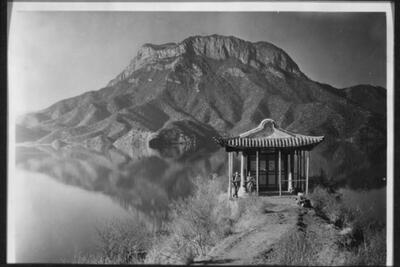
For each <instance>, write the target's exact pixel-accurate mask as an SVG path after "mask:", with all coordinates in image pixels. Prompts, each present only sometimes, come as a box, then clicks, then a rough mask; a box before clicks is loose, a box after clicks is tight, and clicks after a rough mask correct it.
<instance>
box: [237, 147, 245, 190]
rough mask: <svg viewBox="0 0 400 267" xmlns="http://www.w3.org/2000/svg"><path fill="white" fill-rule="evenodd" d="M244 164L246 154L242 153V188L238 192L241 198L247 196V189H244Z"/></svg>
mask: <svg viewBox="0 0 400 267" xmlns="http://www.w3.org/2000/svg"><path fill="white" fill-rule="evenodd" d="M244 163H245V158H244V153H243V151H242V152H241V155H240V187H239V191H238V196H239V197H240V196H243V195H245V194H246V188H245V187H244V179H245V173H244Z"/></svg>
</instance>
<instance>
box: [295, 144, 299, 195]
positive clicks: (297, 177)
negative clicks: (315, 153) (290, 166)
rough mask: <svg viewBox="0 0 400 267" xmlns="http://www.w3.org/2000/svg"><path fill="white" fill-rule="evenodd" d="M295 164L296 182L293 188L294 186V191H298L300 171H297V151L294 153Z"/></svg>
mask: <svg viewBox="0 0 400 267" xmlns="http://www.w3.org/2000/svg"><path fill="white" fill-rule="evenodd" d="M294 158H295V163H296V181H295V186H296V189H298V188H299V171H300V169H299V151H298V150H296V151H295V157H294Z"/></svg>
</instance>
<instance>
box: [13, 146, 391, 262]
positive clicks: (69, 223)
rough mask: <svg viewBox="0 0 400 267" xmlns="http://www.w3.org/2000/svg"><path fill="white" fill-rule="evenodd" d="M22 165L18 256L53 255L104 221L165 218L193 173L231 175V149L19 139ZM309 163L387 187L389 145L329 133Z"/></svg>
mask: <svg viewBox="0 0 400 267" xmlns="http://www.w3.org/2000/svg"><path fill="white" fill-rule="evenodd" d="M238 159H239V158H238V157H237V158H236V160H235V163H234V168H239V163H238ZM16 166H17V169H23V170H24V171H18V172H17V177H15V179H16V181H18V183H19V185H17V187H16V188H15V192H18V195H19V197H20V199H19V201H18V204H19V208H17V209H15V211H16V214H17V217H18V218H16V220H15V227H16V229H19V230H18V233H17V235H16V239H17V240H18V242H19V244H18V245H17V247H16V249H17V251H18V253H19V254H18V255H17V260H18V261H22V262H26V261H28V262H32V261H42V262H54V261H59V260H61V259H66V260H67V261H68V258H69V259H71V258H70V257H72V255H73V253H74V251H76V250H79V251H81V250H83V251H85V250H86V251H88V250H90V249H93V248H94V247H95V246H94V243H95V240H94V238H95V237H94V236H95V234H94V233H93V231H94V230H93V229H95V226H96V224H97V221H105V220H110V219H113V218H120V217H124V216H130V215H131V214H132V213H135V212H136V213H137V212H139V213H142V214H143V215H144V216H149V218H150V219H151V220H154V221H156V222H158V223H160V222H161V221H163V220H165V218H166V216H167V214H168V205H169V203H171V201H173V200H174V199H177V198H180V197H185V196H187V195H189V194H190V193H191V191H192V183H191V179H190V178H191V177H195V176H202V177H210V176H211V175H213V174H214V175H220V176H223V177H225V178H226V173H227V154H226V153H225V152H224V150H223V149H218V147H216V146H214V147H212V148H210V147H202V148H201V149H198V150H197V151H193V150H187V149H185V148H182V147H179V146H160V147H158V148H157V149H151V148H146V150H134V149H131V150H129V151H119V150H118V149H116V148H113V147H111V148H110V149H109V150H107V151H96V150H90V149H87V148H85V147H83V146H80V145H66V146H62V147H53V146H51V145H37V146H23V145H19V146H18V147H17V149H16ZM310 166H311V169H310V175H311V177H312V178H313V181H314V182H315V181H316V182H320V181H321V180H323V179H331V180H333V181H334V183H336V184H337V185H338V186H340V187H345V186H347V187H350V188H353V189H359V188H366V189H371V188H382V187H384V186H385V182H384V181H383V179H382V178H383V177H385V176H386V174H385V172H386V147H385V145H383V144H375V145H369V146H367V147H366V146H361V147H360V146H358V145H356V144H354V143H350V142H337V141H332V140H327V141H326V142H323V143H322V144H321V145H319V146H318V147H316V149H315V150H313V152H312V154H311V162H310ZM38 173H39V174H38ZM43 174H45V175H46V176H43ZM13 178H14V177H13ZM226 179H227V178H226ZM82 189H83V190H82ZM24 218H30V219H29V220H25V219H24ZM32 248H33V249H32Z"/></svg>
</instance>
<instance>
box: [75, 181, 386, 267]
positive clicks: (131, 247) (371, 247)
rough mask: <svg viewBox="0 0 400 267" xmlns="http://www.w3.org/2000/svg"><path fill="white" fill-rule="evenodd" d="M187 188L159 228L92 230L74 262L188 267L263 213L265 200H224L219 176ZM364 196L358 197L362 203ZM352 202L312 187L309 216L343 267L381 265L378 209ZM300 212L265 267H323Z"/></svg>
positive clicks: (136, 225) (135, 223)
mask: <svg viewBox="0 0 400 267" xmlns="http://www.w3.org/2000/svg"><path fill="white" fill-rule="evenodd" d="M193 184H194V192H193V194H192V195H191V196H189V197H187V198H184V199H178V200H176V201H174V202H173V203H172V204H171V205H170V210H169V217H168V219H167V220H166V221H165V222H164V223H163V224H162V225H161V226H160V227H158V228H154V227H153V226H150V225H151V224H149V222H148V221H146V220H145V219H144V218H135V219H130V220H127V221H124V222H113V223H110V224H108V225H107V226H106V227H104V228H102V229H100V230H98V235H99V239H100V245H99V248H98V250H97V252H95V253H91V254H85V255H77V256H76V258H75V262H77V263H102V264H139V263H151V264H160V263H163V264H168V263H169V264H190V263H192V262H193V261H194V260H195V259H196V258H197V257H201V256H205V255H207V253H208V252H209V251H210V250H211V249H212V248H213V247H214V246H215V245H216V244H217V243H218V242H219V241H221V240H222V239H224V238H225V237H227V236H229V235H231V234H233V233H234V229H235V224H236V223H237V222H238V221H239V220H240V219H241V217H243V218H244V216H245V217H246V218H251V217H253V216H255V215H260V214H263V213H265V209H266V205H267V204H268V203H267V198H252V197H250V198H248V199H241V200H240V201H228V199H227V197H226V188H225V187H226V184H225V183H224V182H223V179H221V178H213V179H204V178H200V177H199V178H196V179H194V181H193ZM367 194H368V193H366V192H364V193H359V195H360V196H361V197H365V198H366V199H368V196H367ZM364 195H365V196H364ZM353 198H354V191H350V190H347V189H342V190H340V191H338V192H331V191H329V190H327V189H325V188H322V187H317V188H316V189H314V190H313V192H312V194H311V195H310V199H311V203H312V206H313V210H314V211H315V214H316V215H317V216H319V217H320V218H323V220H324V221H325V224H326V225H328V224H330V225H332V227H334V228H335V229H336V231H340V234H339V235H338V237H337V238H336V239H335V240H334V245H335V247H336V248H337V250H338V251H337V252H338V253H340V255H341V257H342V258H344V261H343V263H344V264H345V265H369V264H371V265H385V260H386V239H385V237H386V230H385V217H384V216H383V217H382V216H380V214H378V213H379V212H378V213H377V210H376V209H379V206H378V205H376V206H374V205H373V201H371V200H370V202H371V203H369V204H367V205H360V204H356V203H360V199H353ZM362 203H364V204H365V202H362ZM311 210H312V209H311ZM306 213H307V209H299V217H298V223H297V227H294V228H293V229H292V231H289V232H287V233H286V234H285V235H284V236H283V238H281V240H280V241H279V242H278V243H277V244H276V246H275V248H274V253H272V255H270V257H269V259H268V260H266V261H265V263H266V264H280V265H321V264H324V262H321V249H322V243H323V242H325V243H326V242H327V240H325V239H324V237H323V236H318V233H315V231H309V232H308V231H306V229H305V224H304V223H303V215H304V214H306ZM311 224H312V222H311ZM322 234H323V233H322ZM320 235H321V233H320ZM318 240H320V241H321V242H318ZM322 257H323V256H322ZM271 260H272V261H271Z"/></svg>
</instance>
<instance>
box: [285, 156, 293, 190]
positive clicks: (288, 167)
mask: <svg viewBox="0 0 400 267" xmlns="http://www.w3.org/2000/svg"><path fill="white" fill-rule="evenodd" d="M291 153H292V152H291V151H289V154H288V156H287V157H288V159H287V166H286V169H287V180H288V189H287V190H288V192H290V190H292V169H291V165H292V164H291V163H290V160H291V159H292V157H291Z"/></svg>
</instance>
